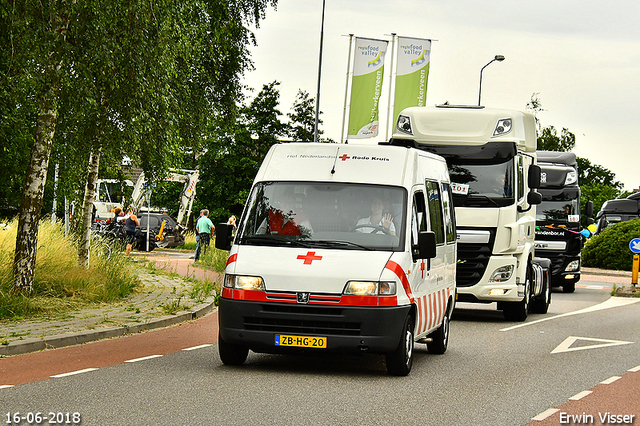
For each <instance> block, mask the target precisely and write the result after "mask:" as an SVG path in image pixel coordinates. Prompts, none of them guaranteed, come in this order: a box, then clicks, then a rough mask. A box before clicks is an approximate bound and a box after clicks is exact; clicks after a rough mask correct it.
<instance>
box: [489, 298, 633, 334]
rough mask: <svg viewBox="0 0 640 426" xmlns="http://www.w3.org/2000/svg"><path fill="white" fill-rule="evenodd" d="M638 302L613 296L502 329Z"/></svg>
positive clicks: (509, 329)
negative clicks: (594, 303) (563, 312)
mask: <svg viewBox="0 0 640 426" xmlns="http://www.w3.org/2000/svg"><path fill="white" fill-rule="evenodd" d="M637 302H640V299H638V298H629V297H611V298H610V299H608V300H605V301H604V302H602V303H600V304H598V305H594V306H590V307H588V308H584V309H580V310H578V311H573V312H567V313H566V314H560V315H556V316H555V317H548V318H542V319H539V320H537V321H531V322H525V323H522V324H518V325H514V326H512V327H507V328H503V329H501V330H500V331H511V330H515V329H517V328H520V327H526V326H528V325H533V324H538V323H540V322H544V321H549V320H553V319H556V318H562V317H568V316H571V315H578V314H586V313H589V312H595V311H601V310H603V309H610V308H618V307H621V306H627V305H631V304H632V303H637Z"/></svg>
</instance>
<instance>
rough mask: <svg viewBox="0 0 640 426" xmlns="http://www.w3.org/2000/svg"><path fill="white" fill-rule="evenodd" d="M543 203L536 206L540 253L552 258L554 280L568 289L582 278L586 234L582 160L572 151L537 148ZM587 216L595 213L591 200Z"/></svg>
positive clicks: (539, 190)
mask: <svg viewBox="0 0 640 426" xmlns="http://www.w3.org/2000/svg"><path fill="white" fill-rule="evenodd" d="M537 156H538V166H540V169H541V175H540V188H539V189H538V192H539V193H540V194H541V195H542V203H541V204H540V205H539V206H537V209H536V238H535V246H536V255H537V256H540V257H546V258H548V259H550V260H551V265H552V266H551V284H552V286H554V287H562V290H563V291H564V292H565V293H572V292H574V291H575V288H576V287H575V286H576V282H578V281H579V280H580V262H581V254H580V253H581V251H582V246H583V243H584V241H583V236H582V234H581V233H580V231H581V229H582V225H581V211H580V186H579V185H578V163H577V161H576V155H575V154H573V153H571V152H556V151H537ZM586 210H587V212H586V214H587V216H591V215H592V214H593V213H592V211H593V203H592V202H588V203H587V207H586Z"/></svg>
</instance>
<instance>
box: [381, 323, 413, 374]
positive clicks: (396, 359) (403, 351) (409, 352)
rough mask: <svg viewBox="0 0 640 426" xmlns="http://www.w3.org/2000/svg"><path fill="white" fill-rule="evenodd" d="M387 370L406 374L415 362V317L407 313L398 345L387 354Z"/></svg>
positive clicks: (390, 372)
mask: <svg viewBox="0 0 640 426" xmlns="http://www.w3.org/2000/svg"><path fill="white" fill-rule="evenodd" d="M386 359H387V371H388V372H389V374H392V375H394V376H406V375H408V374H409V372H410V371H411V365H412V364H413V317H412V316H411V315H407V319H406V320H405V321H404V327H402V335H401V336H400V342H399V343H398V347H397V348H396V349H395V350H394V351H393V352H391V353H388V354H387V355H386Z"/></svg>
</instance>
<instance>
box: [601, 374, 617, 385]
mask: <svg viewBox="0 0 640 426" xmlns="http://www.w3.org/2000/svg"><path fill="white" fill-rule="evenodd" d="M620 378H621V377H620V376H612V377H609V378H608V379H607V380H603V381H602V382H600V384H603V385H610V384H611V383H613V382H615V381H616V380H618V379H620Z"/></svg>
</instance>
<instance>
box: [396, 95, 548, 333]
mask: <svg viewBox="0 0 640 426" xmlns="http://www.w3.org/2000/svg"><path fill="white" fill-rule="evenodd" d="M389 142H390V144H391V145H395V146H408V147H415V148H419V149H423V150H425V151H427V152H431V153H434V154H437V155H440V156H442V157H444V158H445V159H446V161H447V165H448V167H449V174H450V176H451V185H452V189H453V200H452V201H453V204H454V205H455V211H456V224H457V233H458V255H459V256H458V257H459V261H458V268H457V282H456V288H457V291H458V301H459V302H471V303H492V302H497V308H498V309H499V310H502V311H503V314H504V316H505V318H506V319H507V320H510V321H524V320H525V319H526V318H527V315H528V313H529V312H534V313H546V312H547V309H548V307H549V304H550V302H551V284H550V283H549V265H550V263H549V260H548V259H538V258H536V257H535V247H534V244H535V243H534V238H535V227H536V205H537V204H540V202H541V199H542V197H541V195H540V194H539V193H538V192H536V191H535V189H536V188H538V187H539V186H540V168H539V167H538V166H537V165H536V146H537V137H536V125H535V117H534V116H533V114H530V113H527V112H522V111H517V110H508V109H490V108H484V107H475V106H453V105H440V106H437V107H412V108H407V109H405V110H403V111H402V112H401V113H400V115H399V118H398V122H397V125H396V129H395V131H394V134H393V138H392V139H391V140H390V141H389Z"/></svg>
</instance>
